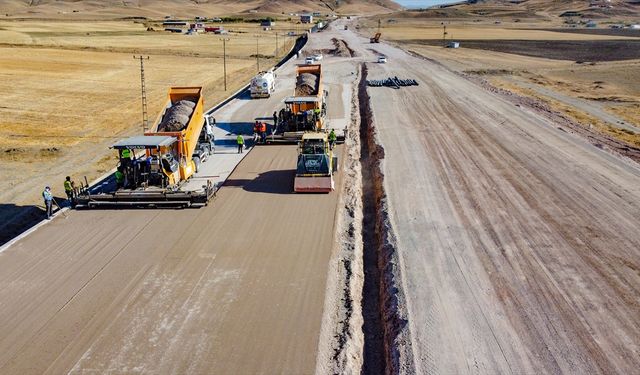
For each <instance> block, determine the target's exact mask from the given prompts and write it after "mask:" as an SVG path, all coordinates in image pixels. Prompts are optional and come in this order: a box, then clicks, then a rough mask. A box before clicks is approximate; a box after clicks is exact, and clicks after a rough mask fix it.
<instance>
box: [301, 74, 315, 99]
mask: <svg viewBox="0 0 640 375" xmlns="http://www.w3.org/2000/svg"><path fill="white" fill-rule="evenodd" d="M317 92H318V76H317V75H315V74H312V73H302V74H300V75H299V76H298V80H297V82H296V96H313V95H315V94H316V93H317Z"/></svg>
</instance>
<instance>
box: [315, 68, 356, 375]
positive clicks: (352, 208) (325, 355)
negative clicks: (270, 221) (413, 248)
mask: <svg viewBox="0 0 640 375" xmlns="http://www.w3.org/2000/svg"><path fill="white" fill-rule="evenodd" d="M357 84H358V79H356V81H355V82H354V87H353V91H352V92H353V95H352V98H351V122H350V123H349V127H348V130H347V133H346V134H345V147H344V148H343V150H344V152H343V153H342V154H341V155H340V168H341V169H342V171H343V174H344V176H343V179H344V184H343V189H342V194H341V198H340V201H339V202H338V207H342V208H344V209H342V210H340V214H339V215H338V216H337V222H336V228H337V229H336V234H335V236H336V241H335V243H336V244H337V249H336V250H335V254H336V255H334V257H333V258H332V260H331V264H330V270H329V272H330V276H329V278H328V280H327V294H326V300H325V307H324V309H325V314H324V318H323V323H322V326H323V329H322V332H321V337H320V344H319V353H318V360H317V365H316V373H322V374H328V373H331V374H350V373H353V374H355V373H359V372H360V371H361V369H362V360H363V358H362V352H363V341H364V337H363V332H362V324H363V321H362V305H361V301H360V296H361V295H362V284H363V279H364V269H363V264H362V250H363V249H362V248H363V245H362V220H363V212H362V166H361V164H360V132H359V127H360V119H359V115H358V91H357ZM331 275H333V276H331Z"/></svg>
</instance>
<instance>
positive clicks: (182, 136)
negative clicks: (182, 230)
mask: <svg viewBox="0 0 640 375" xmlns="http://www.w3.org/2000/svg"><path fill="white" fill-rule="evenodd" d="M203 106H204V104H203V101H202V87H172V88H170V89H169V94H168V100H167V103H166V105H165V108H164V109H163V110H162V112H161V113H160V115H159V116H158V118H157V120H156V122H155V124H154V125H153V127H152V129H151V131H149V132H146V133H145V134H144V135H139V136H134V137H130V138H126V139H123V140H120V141H118V142H117V143H115V144H114V145H113V146H112V148H114V149H116V150H117V151H118V156H119V158H120V163H119V166H118V168H117V170H118V171H117V172H116V174H115V175H114V176H115V179H116V181H115V184H105V187H104V188H100V189H99V191H89V190H86V191H84V192H83V194H82V195H81V196H80V197H79V199H78V201H79V205H81V206H87V207H93V206H101V205H103V206H104V205H112V206H114V205H132V206H134V205H135V206H145V205H147V206H158V205H181V206H195V205H205V204H206V203H207V202H208V201H209V199H210V198H211V197H212V196H213V193H214V189H213V186H212V185H211V183H210V182H209V181H208V182H207V185H205V186H202V189H199V188H197V189H193V188H192V189H184V183H185V182H186V181H187V180H188V179H189V178H190V177H191V176H192V175H193V174H194V173H196V172H197V169H198V166H199V165H200V161H201V160H202V159H203V158H205V157H206V156H207V155H209V154H211V151H212V150H213V139H211V138H210V137H209V136H208V135H206V132H204V131H203V128H204V122H205V118H204V113H203ZM143 151H144V152H143Z"/></svg>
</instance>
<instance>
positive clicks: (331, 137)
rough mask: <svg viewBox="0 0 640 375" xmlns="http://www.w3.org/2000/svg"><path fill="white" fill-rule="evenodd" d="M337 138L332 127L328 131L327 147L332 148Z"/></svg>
mask: <svg viewBox="0 0 640 375" xmlns="http://www.w3.org/2000/svg"><path fill="white" fill-rule="evenodd" d="M337 139H338V137H336V132H335V131H333V129H331V131H330V132H329V148H330V149H332V150H333V146H334V145H335V144H336V140H337Z"/></svg>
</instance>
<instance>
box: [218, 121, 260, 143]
mask: <svg viewBox="0 0 640 375" xmlns="http://www.w3.org/2000/svg"><path fill="white" fill-rule="evenodd" d="M253 124H254V123H253V122H222V121H220V122H218V123H217V124H216V127H218V128H220V129H222V130H224V131H225V132H227V135H233V134H244V135H251V134H253ZM216 144H218V140H217V139H216Z"/></svg>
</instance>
